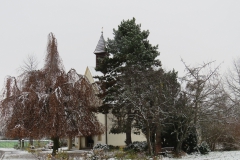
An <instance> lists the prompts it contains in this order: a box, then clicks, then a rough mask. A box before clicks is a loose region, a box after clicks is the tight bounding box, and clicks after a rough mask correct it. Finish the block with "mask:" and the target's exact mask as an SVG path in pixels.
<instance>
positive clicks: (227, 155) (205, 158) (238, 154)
mask: <svg viewBox="0 0 240 160" xmlns="http://www.w3.org/2000/svg"><path fill="white" fill-rule="evenodd" d="M0 151H3V152H5V153H6V154H5V156H4V157H1V156H0V159H1V158H3V159H2V160H4V159H9V160H10V159H11V160H16V159H28V160H34V159H35V160H36V157H35V158H34V156H33V155H31V153H28V152H26V151H21V150H15V149H11V148H9V149H8V148H0ZM81 152H82V153H83V152H86V151H79V150H72V151H68V153H69V155H72V156H73V155H74V153H75V155H76V157H75V158H73V159H74V160H83V159H84V158H81V157H79V155H80V153H81ZM42 153H43V154H44V153H45V154H48V153H51V151H44V152H42ZM72 156H71V157H72ZM179 159H183V160H239V159H240V151H225V152H210V153H209V154H207V155H199V154H198V155H197V154H195V155H186V156H184V157H182V158H168V157H164V158H162V159H161V160H179ZM108 160H116V159H114V158H109V159H108Z"/></svg>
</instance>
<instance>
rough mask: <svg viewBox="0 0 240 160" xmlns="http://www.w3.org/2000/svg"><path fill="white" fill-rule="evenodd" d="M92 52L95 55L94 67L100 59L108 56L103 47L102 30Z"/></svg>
mask: <svg viewBox="0 0 240 160" xmlns="http://www.w3.org/2000/svg"><path fill="white" fill-rule="evenodd" d="M93 53H94V54H95V55H96V66H95V67H97V66H98V65H99V64H100V62H101V59H103V58H104V57H106V56H108V53H107V51H106V47H105V41H104V38H103V32H102V34H101V36H100V39H99V41H98V44H97V47H96V49H95V51H94V52H93Z"/></svg>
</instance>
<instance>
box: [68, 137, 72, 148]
mask: <svg viewBox="0 0 240 160" xmlns="http://www.w3.org/2000/svg"><path fill="white" fill-rule="evenodd" d="M70 149H72V137H68V150H70Z"/></svg>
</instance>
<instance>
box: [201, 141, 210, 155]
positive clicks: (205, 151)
mask: <svg viewBox="0 0 240 160" xmlns="http://www.w3.org/2000/svg"><path fill="white" fill-rule="evenodd" d="M198 150H199V152H200V153H201V154H208V153H209V152H210V151H211V150H210V148H209V146H208V144H207V142H205V141H203V142H202V143H201V144H200V145H199V146H198Z"/></svg>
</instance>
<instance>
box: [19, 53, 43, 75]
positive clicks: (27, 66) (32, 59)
mask: <svg viewBox="0 0 240 160" xmlns="http://www.w3.org/2000/svg"><path fill="white" fill-rule="evenodd" d="M38 64H39V62H38V60H37V58H36V56H34V55H28V56H27V58H26V60H24V61H23V65H22V66H20V67H19V71H20V72H22V73H26V72H30V71H34V70H37V67H38Z"/></svg>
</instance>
